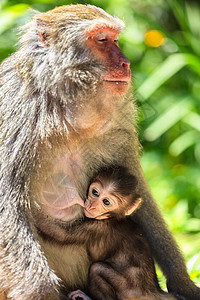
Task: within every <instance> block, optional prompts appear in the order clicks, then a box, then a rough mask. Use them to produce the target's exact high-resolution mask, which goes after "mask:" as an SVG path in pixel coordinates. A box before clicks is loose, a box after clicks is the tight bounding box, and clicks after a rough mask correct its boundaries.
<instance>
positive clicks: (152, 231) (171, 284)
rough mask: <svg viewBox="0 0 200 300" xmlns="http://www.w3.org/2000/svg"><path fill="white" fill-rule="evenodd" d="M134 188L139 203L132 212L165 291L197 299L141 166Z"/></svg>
mask: <svg viewBox="0 0 200 300" xmlns="http://www.w3.org/2000/svg"><path fill="white" fill-rule="evenodd" d="M137 172H138V174H137V176H138V179H139V180H138V181H139V182H138V191H140V195H141V197H142V198H143V204H142V206H141V207H140V209H139V210H138V211H137V212H136V213H135V214H134V215H133V219H135V218H136V217H137V220H138V222H139V224H140V225H141V226H142V228H143V230H144V232H145V233H146V236H147V239H148V242H149V244H150V247H151V251H152V253H153V256H154V257H155V259H156V261H157V262H158V264H159V265H160V267H161V268H162V271H163V273H164V275H165V276H166V278H167V287H168V290H169V292H171V293H173V294H174V295H175V296H176V295H181V296H184V297H185V299H187V300H199V299H200V289H199V288H198V287H197V286H195V284H194V283H193V282H192V280H191V279H190V277H189V275H188V273H187V269H186V265H185V261H184V258H183V256H182V254H181V252H180V250H179V248H178V246H177V244H176V242H175V240H174V238H173V237H172V235H171V233H170V232H169V230H168V229H167V226H166V223H165V221H164V219H163V217H162V215H161V213H160V211H159V209H158V207H157V205H156V203H155V201H154V199H153V197H152V195H151V193H150V191H149V188H148V186H147V183H146V180H145V178H144V175H143V172H142V170H141V167H138V168H137Z"/></svg>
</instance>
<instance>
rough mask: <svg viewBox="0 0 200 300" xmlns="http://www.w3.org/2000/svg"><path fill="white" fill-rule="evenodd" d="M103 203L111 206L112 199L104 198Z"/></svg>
mask: <svg viewBox="0 0 200 300" xmlns="http://www.w3.org/2000/svg"><path fill="white" fill-rule="evenodd" d="M103 204H104V205H106V206H109V205H111V203H110V201H109V200H108V199H106V198H105V199H103Z"/></svg>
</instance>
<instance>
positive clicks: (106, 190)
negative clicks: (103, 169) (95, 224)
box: [84, 180, 121, 220]
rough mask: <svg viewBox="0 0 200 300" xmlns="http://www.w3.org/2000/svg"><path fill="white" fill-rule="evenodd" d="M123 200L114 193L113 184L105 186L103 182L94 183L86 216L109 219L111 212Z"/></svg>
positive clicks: (91, 186) (86, 202) (90, 191)
mask: <svg viewBox="0 0 200 300" xmlns="http://www.w3.org/2000/svg"><path fill="white" fill-rule="evenodd" d="M120 202H121V199H120V197H119V196H118V195H116V194H115V193H114V188H113V185H112V184H108V185H106V186H104V185H103V184H102V183H101V181H99V180H98V181H95V182H93V183H92V184H91V185H90V187H89V191H88V197H87V199H86V201H85V209H84V212H85V216H86V217H88V218H94V219H98V220H102V219H107V218H108V217H109V212H110V211H113V210H116V209H117V208H118V207H119V203H120Z"/></svg>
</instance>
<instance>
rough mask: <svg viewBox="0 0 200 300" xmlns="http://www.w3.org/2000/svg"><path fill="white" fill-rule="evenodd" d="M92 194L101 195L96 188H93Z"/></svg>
mask: <svg viewBox="0 0 200 300" xmlns="http://www.w3.org/2000/svg"><path fill="white" fill-rule="evenodd" d="M92 195H93V196H95V197H99V192H98V191H97V190H96V189H92Z"/></svg>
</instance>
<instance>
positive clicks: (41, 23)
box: [36, 18, 49, 47]
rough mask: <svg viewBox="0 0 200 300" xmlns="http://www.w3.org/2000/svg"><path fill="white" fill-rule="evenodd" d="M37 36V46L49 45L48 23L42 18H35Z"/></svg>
mask: <svg viewBox="0 0 200 300" xmlns="http://www.w3.org/2000/svg"><path fill="white" fill-rule="evenodd" d="M36 22H37V37H38V46H39V47H49V41H48V37H49V36H48V32H47V28H48V26H49V23H48V22H47V21H45V20H43V19H40V18H37V20H36Z"/></svg>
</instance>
